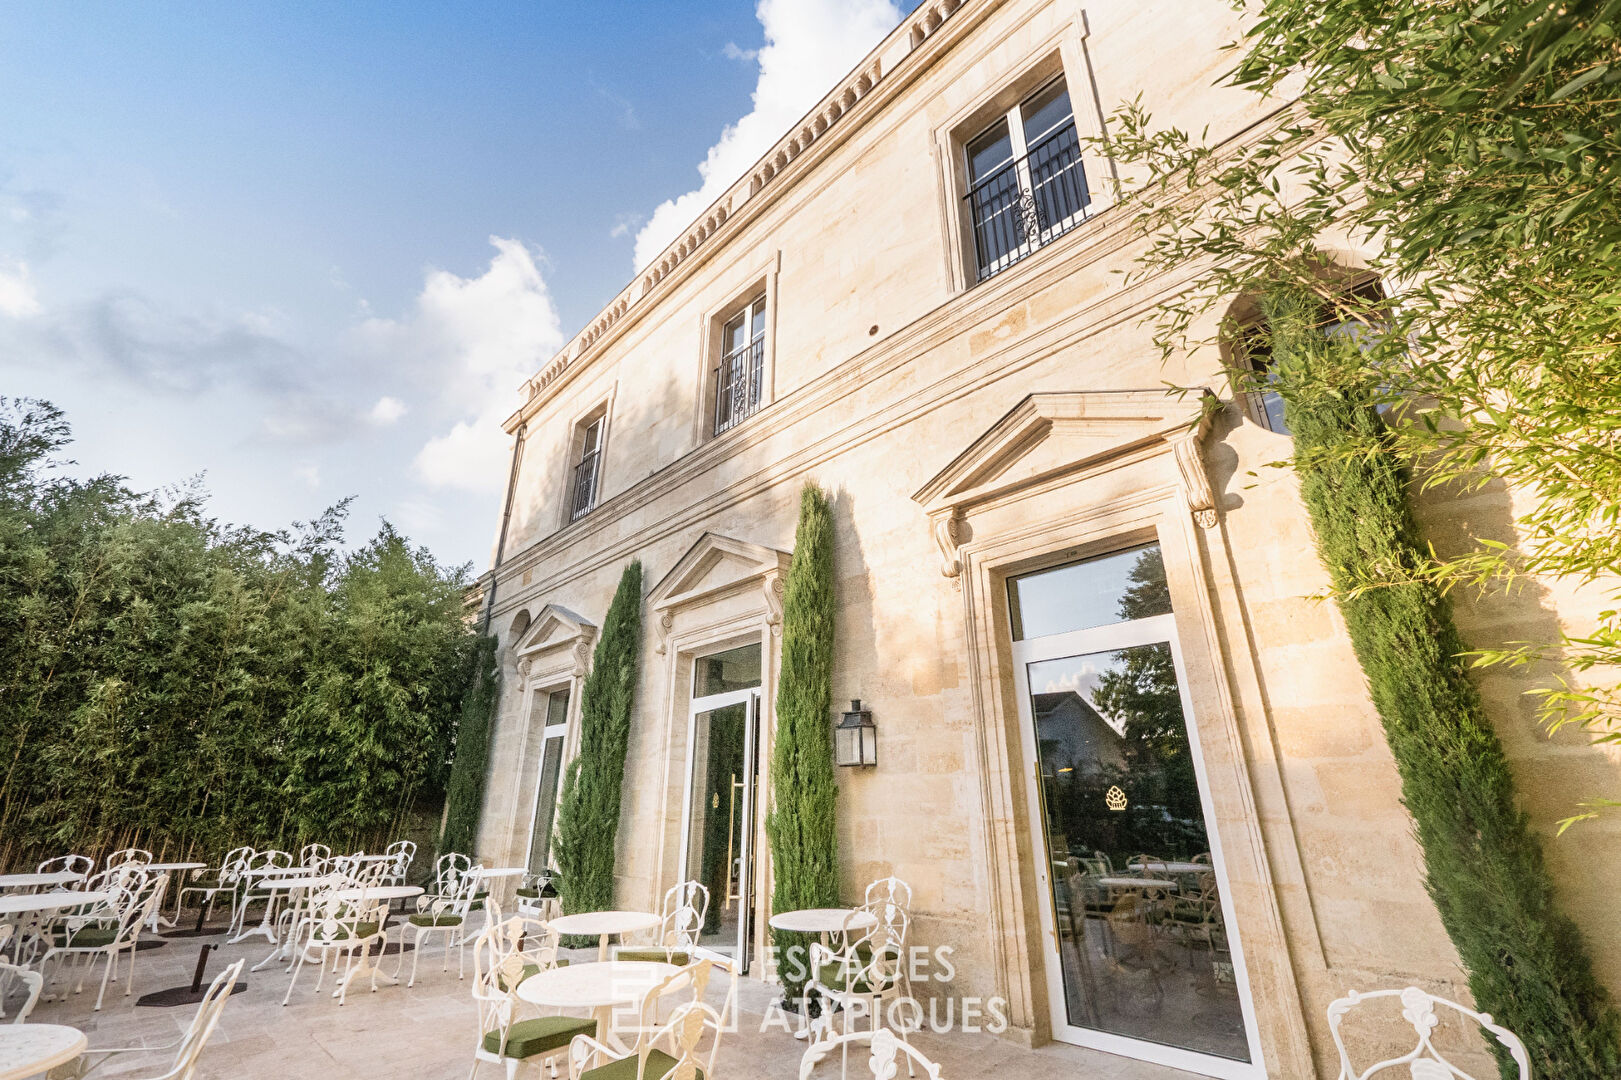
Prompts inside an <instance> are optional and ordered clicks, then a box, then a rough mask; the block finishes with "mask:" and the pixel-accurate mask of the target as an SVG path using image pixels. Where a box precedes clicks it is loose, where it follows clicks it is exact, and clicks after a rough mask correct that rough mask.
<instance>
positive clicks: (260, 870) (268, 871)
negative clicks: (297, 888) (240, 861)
mask: <svg viewBox="0 0 1621 1080" xmlns="http://www.w3.org/2000/svg"><path fill="white" fill-rule="evenodd" d="M309 872H310V868H309V867H307V866H255V867H253V868H252V869H249V870H244V871H242V873H243V874H244V875H245V876H247V877H292V876H293V875H294V874H307V873H309Z"/></svg>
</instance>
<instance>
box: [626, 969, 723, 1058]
mask: <svg viewBox="0 0 1621 1080" xmlns="http://www.w3.org/2000/svg"><path fill="white" fill-rule="evenodd" d="M714 970H715V962H714V961H713V960H710V959H707V958H706V959H702V960H699V961H697V962H696V963H694V964H689V965H687V966H686V967H684V968H682V969H681V970H680V971H678V972H676V973H675V974H674V975H671V976H669V977H668V978H666V979H664V980H663V981H662V982H660V983H659V984H658V985H657V986H655V987H653V988H652V989H651V990H649V991H648V992H647V993H646V994H644V995H642V1003H641V1007H640V1010H639V1011H638V1012H637V1014H636V1016H637V1021H638V1022H637V1026H636V1045H635V1048H634V1052H635V1053H637V1054H638V1055H639V1056H640V1057H641V1058H642V1063H643V1065H644V1066H645V1065H646V1061H647V1050H648V1048H649V1047H651V1046H652V1044H653V1041H654V1040H655V1039H656V1038H657V1037H658V1036H659V1034H660V1031H659V1026H658V1024H659V1002H660V1001H661V999H664V998H666V997H668V996H669V995H671V994H674V993H676V992H678V991H681V990H684V989H686V988H688V987H691V989H692V996H691V997H690V998H686V999H685V1000H684V1001H682V1002H680V1003H679V1006H685V1005H691V1004H699V1003H702V1001H703V1000H704V992H705V991H706V990H708V989H709V977H710V975H711V974H713V972H714ZM636 1075H637V1076H640V1075H641V1073H640V1072H638V1073H637V1074H636ZM672 1075H673V1074H672Z"/></svg>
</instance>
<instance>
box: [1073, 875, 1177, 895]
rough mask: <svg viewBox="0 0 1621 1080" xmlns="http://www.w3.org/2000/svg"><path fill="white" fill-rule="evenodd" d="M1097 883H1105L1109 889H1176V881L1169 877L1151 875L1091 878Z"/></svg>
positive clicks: (1171, 890)
mask: <svg viewBox="0 0 1621 1080" xmlns="http://www.w3.org/2000/svg"><path fill="white" fill-rule="evenodd" d="M1092 880H1094V881H1096V882H1097V883H1098V884H1099V885H1107V886H1108V887H1109V888H1111V889H1161V890H1165V891H1169V892H1175V891H1176V882H1174V881H1171V880H1170V879H1169V878H1151V877H1118V876H1115V877H1100V878H1093V879H1092Z"/></svg>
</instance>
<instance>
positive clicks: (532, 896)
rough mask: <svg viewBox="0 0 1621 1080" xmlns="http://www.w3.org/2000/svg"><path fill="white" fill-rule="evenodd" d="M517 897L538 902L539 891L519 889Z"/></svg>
mask: <svg viewBox="0 0 1621 1080" xmlns="http://www.w3.org/2000/svg"><path fill="white" fill-rule="evenodd" d="M518 895H519V896H522V897H525V898H527V899H529V900H539V899H540V890H539V889H519V890H518Z"/></svg>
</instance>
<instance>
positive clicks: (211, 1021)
mask: <svg viewBox="0 0 1621 1080" xmlns="http://www.w3.org/2000/svg"><path fill="white" fill-rule="evenodd" d="M246 963H247V960H245V959H244V960H238V961H237V962H236V963H234V964H232V965H231V966H230V967H228V968H226V969H225V970H224V971H222V972H220V973H219V974H218V975H216V976H214V981H213V982H211V983H209V984H208V989H207V990H206V991H205V992H204V993H203V1000H202V1002H201V1003H200V1004H198V1006H197V1015H196V1016H193V1017H192V1018H191V1026H190V1027H188V1028H187V1029H186V1034H185V1035H184V1036H182V1037H181V1039H180V1046H179V1048H178V1049H176V1051H175V1055H174V1067H173V1068H172V1069H170V1070H169V1071H168V1072H167V1073H165V1074H164V1078H165V1080H169V1078H173V1080H191V1076H192V1074H193V1073H195V1072H196V1070H197V1058H198V1057H199V1056H201V1054H202V1052H203V1047H204V1046H206V1045H208V1037H209V1036H210V1035H212V1034H214V1027H215V1025H217V1024H218V1023H219V1022H220V1013H222V1012H224V1011H225V1003H226V1002H227V1001H229V1000H231V990H232V988H233V987H235V986H236V980H237V979H238V978H240V977H241V975H242V965H243V964H246Z"/></svg>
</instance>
